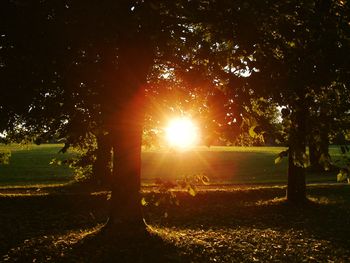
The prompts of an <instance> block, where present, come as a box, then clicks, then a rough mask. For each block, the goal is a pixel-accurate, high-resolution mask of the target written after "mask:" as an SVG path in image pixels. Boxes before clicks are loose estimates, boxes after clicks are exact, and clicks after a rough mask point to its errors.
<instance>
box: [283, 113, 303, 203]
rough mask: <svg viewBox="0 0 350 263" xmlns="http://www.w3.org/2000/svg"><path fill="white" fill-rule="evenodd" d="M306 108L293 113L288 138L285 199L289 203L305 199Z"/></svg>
mask: <svg viewBox="0 0 350 263" xmlns="http://www.w3.org/2000/svg"><path fill="white" fill-rule="evenodd" d="M306 118H307V114H306V110H305V109H302V110H300V109H299V110H298V111H296V112H295V113H294V118H293V119H294V123H293V127H292V128H291V131H290V138H289V159H288V186H287V200H288V202H291V203H303V202H305V201H306V182H305V168H304V163H305V161H306V158H305V154H306V153H305V152H306V143H305V141H306V127H305V125H306Z"/></svg>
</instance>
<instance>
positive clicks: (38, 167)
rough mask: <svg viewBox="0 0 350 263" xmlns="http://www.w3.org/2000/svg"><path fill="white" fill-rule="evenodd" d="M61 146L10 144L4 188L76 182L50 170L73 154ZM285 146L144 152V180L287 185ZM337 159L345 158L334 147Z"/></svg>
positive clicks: (1, 177) (1, 180)
mask: <svg viewBox="0 0 350 263" xmlns="http://www.w3.org/2000/svg"><path fill="white" fill-rule="evenodd" d="M61 147H62V145H58V144H46V145H40V146H37V145H27V146H20V145H10V146H4V145H1V146H0V151H4V150H5V151H6V150H11V152H12V156H11V160H10V164H9V165H0V186H28V185H48V184H62V183H67V182H69V181H71V180H72V179H73V176H72V171H71V170H70V169H69V168H68V167H66V166H57V165H51V164H50V161H51V160H52V159H53V158H56V159H59V160H63V159H66V158H67V157H69V156H70V155H71V154H72V153H68V154H59V153H58V152H59V150H60V148H61ZM283 149H284V148H283V147H210V148H207V147H197V148H195V149H193V150H190V151H184V152H177V151H170V150H168V149H160V150H152V151H151V150H145V151H143V153H142V181H143V182H144V183H152V182H154V179H156V178H161V179H164V180H176V179H179V178H183V177H184V176H186V175H196V174H205V175H207V176H208V177H209V179H210V181H211V182H212V183H221V184H246V183H249V184H259V183H285V182H286V180H287V176H286V171H287V161H286V160H283V161H282V163H280V164H278V165H275V164H274V159H275V157H276V155H277V154H278V153H279V152H280V151H282V150H283ZM331 153H332V155H333V157H334V158H338V157H339V155H340V153H339V150H338V148H336V147H333V148H331ZM335 178H336V177H335V174H334V173H333V174H332V173H331V174H325V173H323V174H309V175H308V176H307V181H308V182H335Z"/></svg>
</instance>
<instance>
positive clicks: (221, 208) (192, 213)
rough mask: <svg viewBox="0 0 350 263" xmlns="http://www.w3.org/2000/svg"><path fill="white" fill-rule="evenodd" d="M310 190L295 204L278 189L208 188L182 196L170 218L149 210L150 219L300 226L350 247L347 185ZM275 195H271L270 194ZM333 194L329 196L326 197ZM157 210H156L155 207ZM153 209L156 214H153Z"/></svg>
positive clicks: (186, 224) (185, 224)
mask: <svg viewBox="0 0 350 263" xmlns="http://www.w3.org/2000/svg"><path fill="white" fill-rule="evenodd" d="M318 190H319V189H317V190H316V191H313V190H312V189H311V190H310V191H309V193H310V194H311V195H312V198H311V199H310V200H309V201H308V202H307V203H305V204H304V205H299V206H297V205H292V204H289V203H287V202H286V200H285V199H284V198H283V196H284V192H281V191H279V190H272V191H270V193H269V190H267V191H266V190H262V191H255V192H254V191H250V192H247V191H242V192H231V193H230V192H207V193H204V194H199V195H197V196H196V197H195V198H193V199H192V200H191V199H189V198H188V197H186V196H180V197H179V198H180V203H181V206H180V207H169V208H168V215H169V217H168V219H167V220H164V219H163V220H162V219H160V218H161V214H160V213H159V212H158V213H157V212H154V211H150V213H151V216H150V218H151V219H150V220H151V221H152V222H153V223H154V224H156V225H158V226H163V227H171V226H175V227H177V228H187V229H188V228H192V229H202V230H206V229H212V228H217V229H220V228H230V229H235V228H239V227H250V228H255V229H275V230H278V231H280V230H281V231H286V230H290V229H293V230H298V231H302V232H303V233H305V234H307V235H309V236H312V237H315V238H318V239H326V240H330V241H332V242H334V243H337V245H339V246H341V247H350V241H349V239H348V236H349V235H350V220H349V218H350V198H349V196H347V195H349V193H348V190H349V189H348V188H346V189H345V192H344V191H342V189H340V190H339V189H331V190H330V189H329V188H328V189H325V190H324V191H323V190H322V189H321V190H320V192H317V191H318ZM272 193H274V194H275V197H276V196H277V198H272V199H271V194H272ZM327 196H328V197H330V198H327ZM155 211H156V210H155ZM152 213H154V215H153V214H152Z"/></svg>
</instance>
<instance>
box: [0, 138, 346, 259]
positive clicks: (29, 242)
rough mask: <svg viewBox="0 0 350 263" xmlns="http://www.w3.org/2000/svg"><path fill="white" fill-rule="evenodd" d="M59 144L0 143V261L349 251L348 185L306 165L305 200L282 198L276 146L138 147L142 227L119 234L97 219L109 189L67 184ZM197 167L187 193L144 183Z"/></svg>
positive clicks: (327, 255) (339, 255)
mask: <svg viewBox="0 0 350 263" xmlns="http://www.w3.org/2000/svg"><path fill="white" fill-rule="evenodd" d="M60 147H62V146H61V145H44V146H34V145H29V146H26V147H23V146H18V145H12V146H0V150H6V148H10V149H11V150H12V159H11V163H10V165H7V166H6V165H0V214H1V216H0V262H138V263H139V262H259V261H261V262H303V261H304V262H349V261H350V239H349V238H348V237H349V235H350V185H347V184H337V183H336V182H335V179H336V174H335V173H336V172H335V171H333V172H331V173H322V174H320V173H316V174H315V173H314V174H308V177H307V178H308V179H307V180H308V182H313V183H314V184H309V185H308V187H307V194H308V198H309V201H308V202H307V203H306V204H305V205H303V206H293V205H291V204H288V203H287V202H286V200H285V198H284V197H285V192H286V189H285V186H284V184H285V181H286V175H285V171H286V163H282V164H281V165H279V166H276V165H274V164H273V160H274V157H275V156H276V155H277V153H278V152H280V151H281V150H283V148H281V147H255V148H254V147H253V148H237V147H227V148H223V147H212V148H210V149H208V148H198V149H196V150H194V151H190V152H185V153H181V152H169V151H165V150H157V151H150V150H146V151H144V153H143V177H142V178H143V182H144V184H143V188H142V195H143V197H144V202H143V203H144V207H143V210H144V218H145V222H146V223H147V228H148V233H149V234H148V235H146V236H142V237H141V236H138V237H123V238H120V237H118V236H116V235H111V233H110V232H108V231H107V230H105V228H104V224H105V223H106V221H107V214H108V208H109V195H110V193H109V192H108V191H106V190H103V191H102V190H101V189H100V190H97V189H95V188H93V187H89V185H82V184H69V183H68V182H70V181H72V180H73V179H74V177H73V174H72V171H71V170H69V168H67V167H62V166H55V165H50V164H49V162H50V160H51V159H52V158H57V159H61V160H62V159H64V158H66V156H65V155H60V154H57V152H58V150H59V149H60ZM331 153H332V156H333V158H337V157H339V154H338V150H337V149H336V148H332V149H331ZM69 154H70V155H72V154H74V153H68V155H69ZM169 167H172V169H169ZM169 171H170V172H171V173H169ZM199 173H200V174H205V175H207V176H208V177H209V178H210V184H209V185H206V186H199V187H198V191H197V194H196V195H195V196H192V195H191V194H190V192H185V191H181V190H180V189H174V191H172V192H165V193H163V194H161V193H159V191H158V187H156V186H154V185H152V183H151V184H150V183H149V182H152V180H154V178H156V177H161V178H162V179H165V180H174V179H179V178H181V177H182V176H184V175H191V174H199ZM315 182H316V183H315ZM67 183H68V184H67ZM192 194H193V193H192ZM169 197H172V199H171V198H170V200H172V202H169Z"/></svg>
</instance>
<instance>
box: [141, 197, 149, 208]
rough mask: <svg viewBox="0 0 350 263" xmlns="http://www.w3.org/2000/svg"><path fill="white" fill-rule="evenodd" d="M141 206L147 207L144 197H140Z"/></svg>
mask: <svg viewBox="0 0 350 263" xmlns="http://www.w3.org/2000/svg"><path fill="white" fill-rule="evenodd" d="M141 205H142V206H147V205H148V202H147V201H146V199H145V198H144V197H142V199H141Z"/></svg>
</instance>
